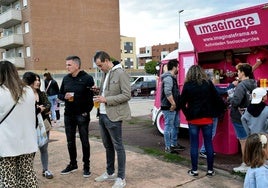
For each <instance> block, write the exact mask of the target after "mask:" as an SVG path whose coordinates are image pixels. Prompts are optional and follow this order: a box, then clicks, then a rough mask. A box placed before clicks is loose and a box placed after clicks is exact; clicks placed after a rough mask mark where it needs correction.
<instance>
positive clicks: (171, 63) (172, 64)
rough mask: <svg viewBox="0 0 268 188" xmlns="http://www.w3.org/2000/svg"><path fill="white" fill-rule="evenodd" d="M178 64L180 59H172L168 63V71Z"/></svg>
mask: <svg viewBox="0 0 268 188" xmlns="http://www.w3.org/2000/svg"><path fill="white" fill-rule="evenodd" d="M177 66H178V61H177V60H176V59H173V60H170V61H169V62H168V64H167V69H168V71H170V70H172V69H173V67H177Z"/></svg>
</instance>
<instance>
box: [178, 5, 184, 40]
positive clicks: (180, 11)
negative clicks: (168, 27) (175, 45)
mask: <svg viewBox="0 0 268 188" xmlns="http://www.w3.org/2000/svg"><path fill="white" fill-rule="evenodd" d="M183 11H184V10H179V11H178V13H179V40H180V39H181V13H182V12H183Z"/></svg>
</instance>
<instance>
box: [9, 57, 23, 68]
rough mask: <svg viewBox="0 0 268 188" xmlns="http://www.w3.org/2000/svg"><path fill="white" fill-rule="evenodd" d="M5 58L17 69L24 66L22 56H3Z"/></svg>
mask: <svg viewBox="0 0 268 188" xmlns="http://www.w3.org/2000/svg"><path fill="white" fill-rule="evenodd" d="M5 60H7V61H10V62H11V63H13V64H14V65H15V66H16V67H17V68H19V69H24V68H25V60H24V58H22V57H9V58H5Z"/></svg>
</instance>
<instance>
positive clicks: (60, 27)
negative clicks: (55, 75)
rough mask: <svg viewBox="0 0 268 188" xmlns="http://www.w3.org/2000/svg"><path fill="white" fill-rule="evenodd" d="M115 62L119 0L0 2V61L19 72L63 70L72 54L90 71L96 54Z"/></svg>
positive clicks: (117, 50) (117, 40) (22, 0)
mask: <svg viewBox="0 0 268 188" xmlns="http://www.w3.org/2000/svg"><path fill="white" fill-rule="evenodd" d="M99 50H105V51H107V52H108V53H109V54H110V55H111V56H112V57H114V58H116V59H120V27H119V0H109V1H99V0H75V1H74V0H45V1H44V0H0V53H1V56H0V59H6V60H9V61H11V62H12V63H14V64H15V65H16V66H17V67H18V69H22V70H50V71H56V70H65V58H66V57H67V56H69V55H78V56H79V57H80V58H81V60H82V68H83V69H84V70H90V69H92V68H93V56H94V54H95V53H96V51H99Z"/></svg>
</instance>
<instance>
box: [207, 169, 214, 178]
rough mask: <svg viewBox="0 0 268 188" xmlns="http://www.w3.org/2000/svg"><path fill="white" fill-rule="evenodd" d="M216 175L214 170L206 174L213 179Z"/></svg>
mask: <svg viewBox="0 0 268 188" xmlns="http://www.w3.org/2000/svg"><path fill="white" fill-rule="evenodd" d="M214 175H215V171H214V170H208V172H207V174H206V176H208V177H212V176H214Z"/></svg>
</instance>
